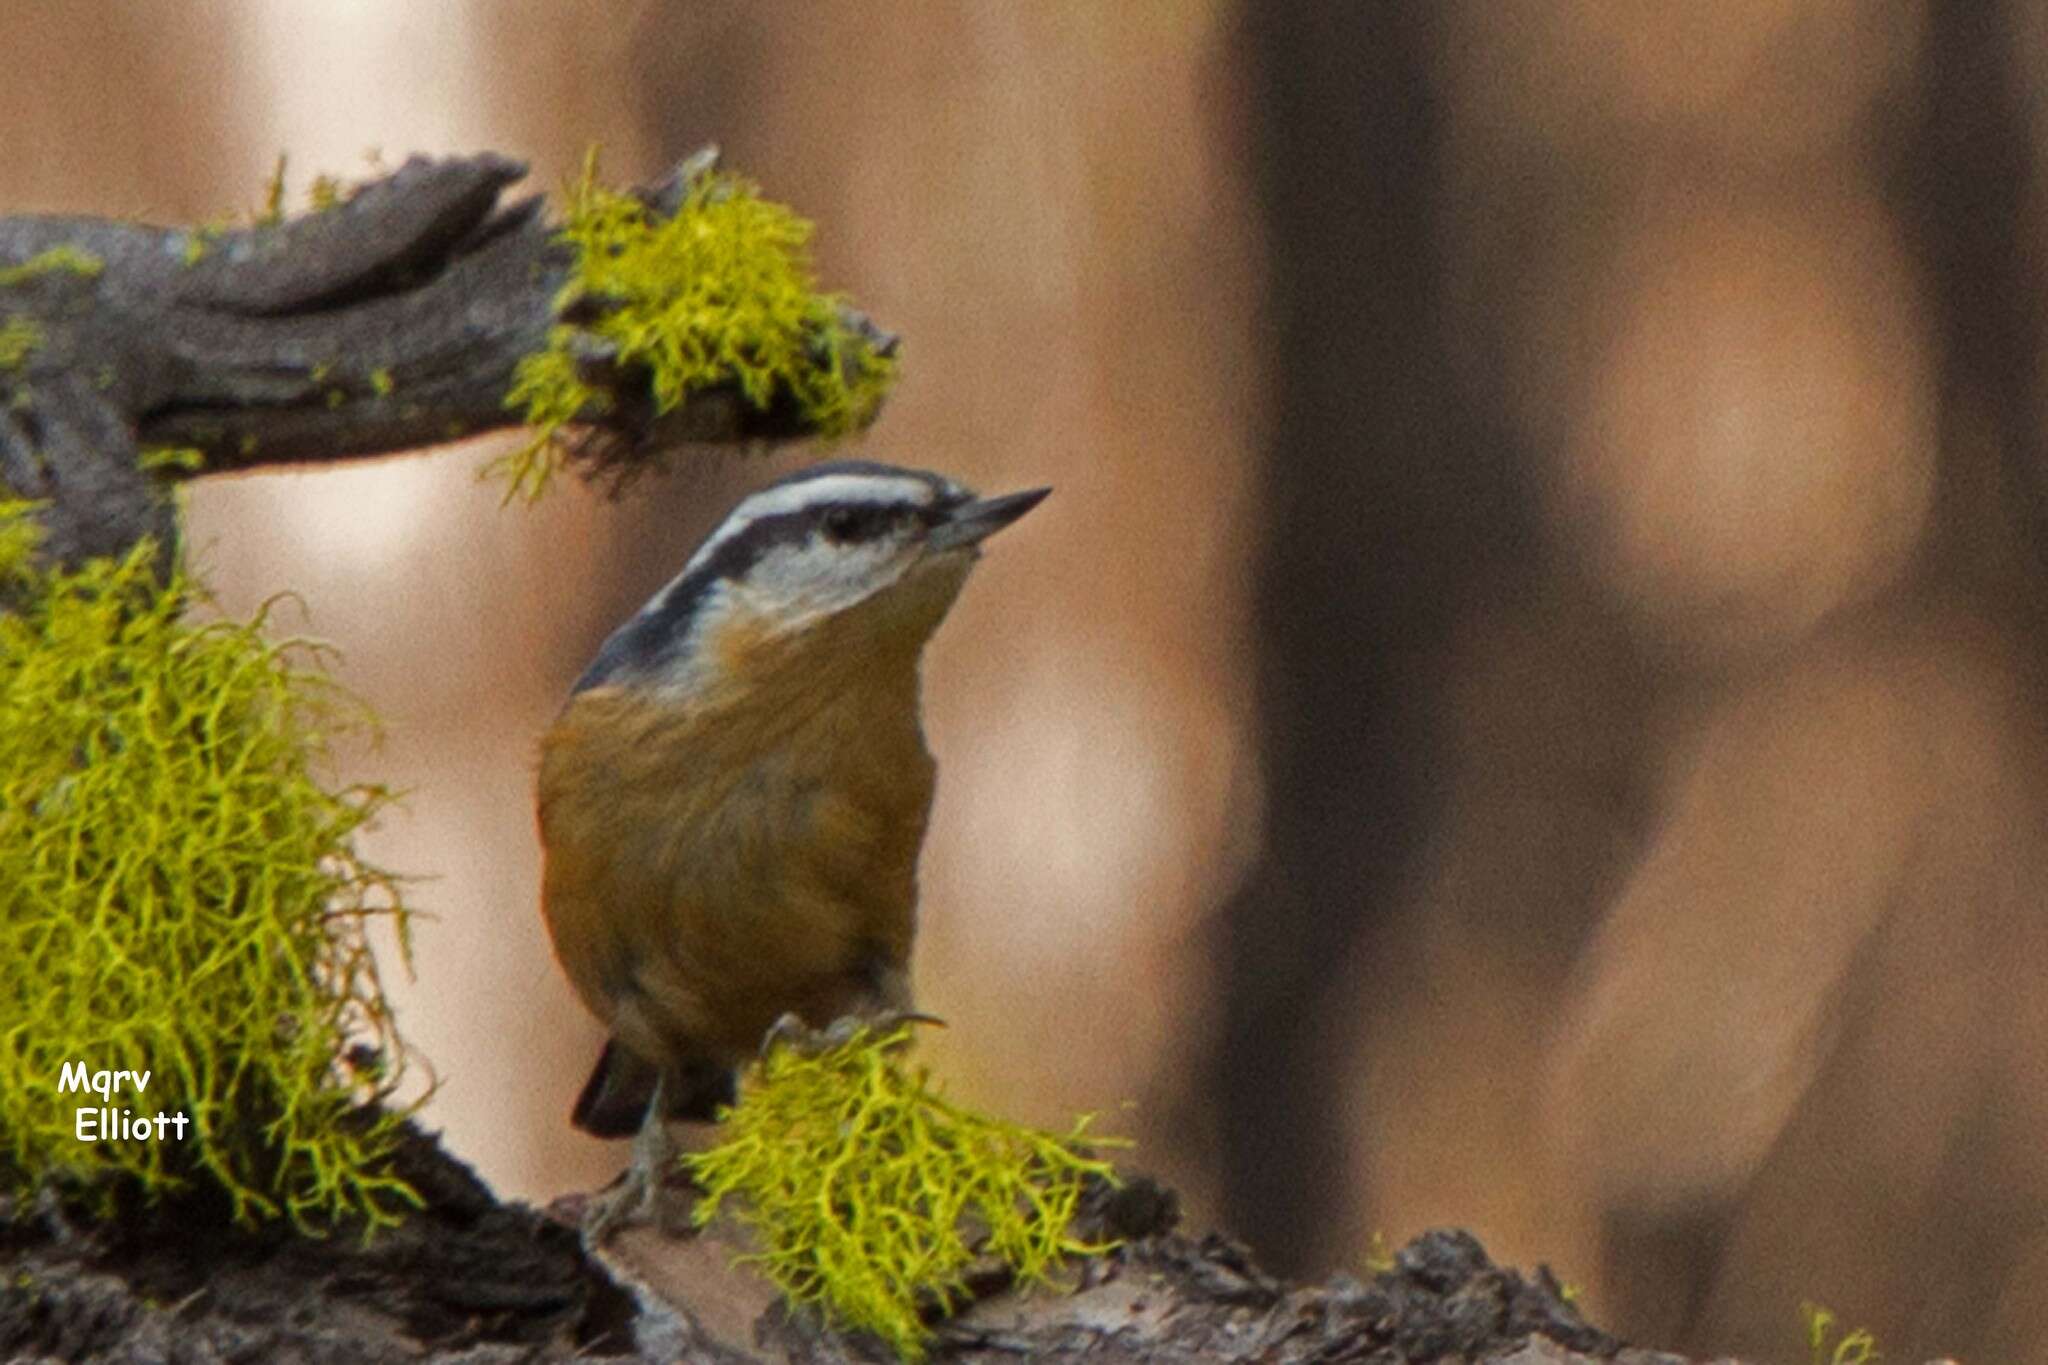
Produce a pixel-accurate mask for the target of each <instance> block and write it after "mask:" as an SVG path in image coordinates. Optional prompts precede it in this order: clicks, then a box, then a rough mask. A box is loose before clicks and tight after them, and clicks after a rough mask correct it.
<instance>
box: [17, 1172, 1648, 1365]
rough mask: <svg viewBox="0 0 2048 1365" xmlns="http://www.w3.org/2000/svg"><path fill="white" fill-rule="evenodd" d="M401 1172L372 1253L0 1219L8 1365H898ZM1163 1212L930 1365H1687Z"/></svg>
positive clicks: (1476, 1272) (48, 1217)
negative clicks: (1269, 1263) (399, 1215)
mask: <svg viewBox="0 0 2048 1365" xmlns="http://www.w3.org/2000/svg"><path fill="white" fill-rule="evenodd" d="M400 1170H401V1173H402V1174H403V1175H404V1176H405V1178H406V1179H407V1180H408V1181H409V1182H410V1183H411V1184H412V1185H413V1186H414V1187H415V1188H416V1189H418V1190H419V1191H420V1192H421V1193H422V1195H423V1196H425V1201H426V1206H425V1208H424V1209H423V1210H422V1211H421V1212H420V1213H419V1214H417V1215H415V1216H414V1217H412V1218H410V1219H408V1220H407V1222H406V1223H405V1224H403V1225H402V1226H400V1227H398V1228H396V1229H387V1230H384V1231H381V1232H380V1233H378V1235H377V1236H376V1238H375V1239H373V1240H371V1241H369V1242H368V1243H365V1242H364V1241H363V1239H361V1238H360V1237H357V1236H353V1235H350V1234H349V1233H348V1232H347V1231H346V1230H339V1229H338V1230H337V1231H336V1233H335V1235H333V1236H330V1237H326V1238H321V1239H311V1238H306V1237H301V1236H297V1235H294V1234H293V1233H291V1232H290V1231H289V1230H288V1229H287V1228H285V1227H283V1226H282V1225H271V1226H269V1227H267V1228H264V1229H256V1230H251V1229H248V1228H244V1227H239V1226H236V1225H234V1224H232V1223H231V1222H230V1221H229V1220H228V1219H227V1218H226V1216H225V1210H224V1209H221V1208H217V1207H212V1206H209V1205H207V1204H205V1203H204V1202H201V1203H198V1204H193V1205H164V1206H159V1207H157V1208H155V1209H153V1210H152V1209H142V1210H137V1211H136V1213H135V1216H133V1217H131V1218H128V1219H123V1220H119V1221H116V1222H113V1223H93V1224H83V1223H76V1222H69V1221H66V1220H65V1219H64V1218H63V1216H62V1215H61V1214H60V1213H58V1212H57V1211H55V1210H54V1209H51V1208H49V1207H44V1208H39V1209H25V1210H16V1211H14V1212H13V1213H12V1215H11V1216H9V1215H7V1213H6V1211H5V1210H4V1209H0V1272H4V1273H0V1358H4V1359H9V1360H14V1359H29V1360H46V1359H58V1360H94V1361H137V1362H140V1361H163V1360H178V1361H189V1362H194V1363H195V1365H205V1363H208V1362H217V1361H237V1360H263V1361H286V1362H289V1361H319V1362H327V1363H329V1365H345V1363H352V1362H364V1365H369V1363H370V1362H378V1363H379V1365H384V1363H389V1365H399V1363H400V1362H438V1363H440V1365H457V1363H458V1362H460V1365H512V1363H513V1362H526V1363H528V1365H533V1363H536V1362H553V1361H570V1360H578V1361H590V1362H640V1361H644V1362H655V1361H661V1362H669V1361H692V1362H699V1361H701V1362H711V1363H712V1365H747V1363H748V1362H767V1361H803V1362H811V1363H812V1365H836V1363H837V1362H876V1361H887V1360H889V1359H891V1357H890V1355H889V1354H888V1353H887V1352H886V1351H885V1350H883V1349H882V1348H881V1346H880V1345H879V1343H876V1342H874V1341H873V1340H872V1339H857V1338H847V1337H842V1336H838V1335H835V1334H833V1333H831V1332H829V1331H827V1330H825V1329H824V1328H822V1327H821V1326H820V1325H819V1323H818V1321H817V1319H816V1318H815V1317H814V1316H812V1315H810V1314H808V1313H800V1314H791V1313H789V1312H787V1311H785V1310H784V1309H783V1308H782V1307H781V1306H780V1304H779V1300H778V1299H777V1298H776V1295H775V1293H774V1291H773V1289H772V1287H770V1286H769V1285H768V1284H767V1283H766V1282H765V1281H761V1280H758V1279H757V1278H756V1277H754V1275H753V1274H752V1272H751V1271H749V1270H747V1269H746V1268H745V1267H736V1266H733V1265H732V1264H731V1254H732V1251H733V1248H732V1246H731V1245H730V1243H727V1242H723V1241H720V1240H717V1239H715V1238H712V1237H709V1236H702V1237H700V1236H686V1237H675V1236H669V1235H666V1234H663V1233H660V1232H657V1231H655V1230H653V1229H637V1230H635V1231H633V1232H632V1233H631V1234H630V1235H629V1236H627V1237H626V1238H623V1239H621V1242H620V1244H619V1245H618V1246H617V1248H616V1251H617V1255H616V1256H607V1258H606V1264H603V1265H599V1264H593V1263H591V1262H590V1261H588V1260H586V1259H585V1258H584V1256H583V1254H582V1251H581V1247H580V1244H579V1241H578V1238H577V1236H576V1233H575V1231H574V1230H573V1227H572V1226H570V1225H569V1222H568V1221H565V1219H563V1218H556V1217H551V1216H549V1215H548V1214H545V1213H542V1212H538V1211H536V1210H533V1209H530V1208H527V1207H525V1206H522V1205H518V1204H502V1203H500V1202H498V1201H497V1200H495V1199H494V1198H492V1196H491V1195H490V1193H489V1191H487V1190H486V1189H485V1188H484V1186H483V1185H482V1184H481V1182H479V1181H478V1180H477V1179H476V1178H475V1176H474V1175H472V1174H471V1173H470V1172H469V1171H468V1169H467V1168H466V1167H464V1166H462V1165H461V1164H460V1163H459V1162H457V1161H455V1160H454V1159H453V1158H451V1157H449V1156H448V1155H447V1154H446V1153H444V1152H442V1151H441V1150H440V1148H439V1146H438V1145H437V1144H436V1143H435V1142H434V1140H433V1139H431V1138H429V1137H425V1136H423V1135H420V1134H418V1133H417V1132H416V1131H415V1132H414V1134H413V1136H412V1137H411V1138H410V1139H409V1140H408V1142H407V1143H406V1145H405V1147H404V1148H403V1151H402V1155H401V1157H400ZM1174 1222H1175V1212H1174V1201H1173V1199H1172V1197H1171V1195H1169V1194H1167V1193H1166V1192H1165V1191H1163V1190H1161V1189H1160V1188H1159V1187H1158V1186H1156V1185H1153V1184H1151V1183H1149V1182H1146V1181H1143V1180H1132V1181H1127V1182H1126V1183H1125V1184H1124V1185H1123V1186H1121V1187H1120V1188H1117V1189H1111V1188H1109V1187H1108V1186H1100V1187H1098V1189H1097V1191H1096V1193H1095V1195H1094V1196H1093V1197H1092V1198H1091V1200H1090V1203H1089V1207H1088V1208H1087V1209H1086V1211H1085V1214H1084V1222H1083V1224H1082V1231H1083V1232H1084V1233H1085V1234H1086V1235H1088V1236H1091V1237H1099V1238H1103V1239H1111V1238H1115V1239H1122V1245H1121V1246H1120V1247H1119V1248H1118V1249H1117V1250H1116V1251H1114V1252H1111V1253H1109V1254H1107V1255H1105V1256H1101V1257H1092V1258H1087V1259H1085V1260H1082V1261H1079V1262H1077V1263H1076V1264H1075V1265H1074V1266H1073V1268H1072V1272H1071V1274H1070V1275H1069V1276H1068V1277H1067V1279H1066V1282H1065V1283H1064V1284H1062V1285H1060V1286H1058V1287H1055V1288H1045V1287H1040V1288H1035V1289H1031V1290H1028V1291H1017V1290H1015V1289H1013V1288H1012V1287H1011V1286H1010V1285H1009V1284H1008V1283H1007V1282H1006V1281H1005V1280H1004V1279H1003V1278H1002V1277H1001V1276H991V1277H990V1278H988V1279H986V1280H984V1281H982V1282H980V1283H978V1284H977V1285H976V1286H975V1296H976V1301H975V1302H974V1303H973V1304H971V1305H970V1306H968V1307H967V1308H966V1309H965V1311H963V1312H961V1313H959V1314H957V1315H956V1316H955V1317H954V1318H953V1319H951V1320H950V1321H949V1322H948V1323H946V1324H943V1325H941V1326H940V1327H939V1329H938V1333H937V1335H936V1337H935V1338H934V1340H933V1343H932V1356H931V1359H932V1360H933V1361H938V1362H975V1363H976V1365H995V1362H1003V1363H1004V1365H1013V1363H1014V1362H1017V1361H1022V1360H1031V1361H1069V1360H1071V1361H1077V1362H1078V1361H1083V1360H1085V1361H1088V1362H1091V1363H1093V1365H1120V1363H1135V1362H1158V1361H1189V1362H1193V1361H1213V1362H1224V1363H1226V1365H1227V1362H1233V1361H1243V1362H1249V1361H1261V1362H1269V1363H1270V1365H1295V1363H1297V1362H1298V1363H1301V1365H1305V1363H1306V1362H1311V1361H1316V1362H1334V1361H1358V1362H1373V1363H1374V1365H1403V1363H1404V1362H1424V1361H1444V1362H1451V1361H1469V1362H1497V1363H1499V1365H1507V1363H1508V1362H1513V1363H1514V1365H1576V1363H1578V1362H1592V1361H1603V1362H1606V1361H1611V1362H1614V1363H1615V1365H1684V1363H1683V1362H1682V1361H1681V1360H1680V1359H1679V1358H1678V1357H1675V1356H1660V1355H1656V1354H1653V1353H1649V1352H1643V1351H1631V1350H1627V1349H1625V1348H1624V1347H1623V1346H1622V1345H1621V1344H1620V1343H1619V1342H1617V1341H1615V1340H1614V1338H1612V1337H1610V1336H1608V1335H1607V1334H1606V1333H1603V1332H1601V1331H1599V1330H1598V1329H1596V1328H1594V1327H1591V1326H1589V1325H1588V1324H1587V1323H1586V1322H1585V1320H1584V1319H1583V1318H1581V1317H1580V1316H1579V1314H1578V1312H1577V1310H1576V1309H1574V1308H1573V1307H1572V1305H1571V1304H1570V1303H1568V1302H1566V1300H1565V1298H1564V1297H1563V1295H1562V1293H1561V1292H1560V1290H1559V1288H1558V1286H1557V1283H1556V1281H1555V1280H1553V1279H1552V1278H1551V1277H1550V1275H1549V1273H1548V1272H1547V1271H1538V1272H1537V1273H1536V1275H1534V1276H1533V1277H1525V1276H1523V1275H1520V1274H1517V1273H1515V1272H1513V1271H1509V1270H1504V1269H1502V1268H1500V1267H1498V1266H1495V1265H1494V1264H1493V1263H1492V1262H1491V1261H1489V1260H1488V1259H1487V1257H1486V1254H1485V1252H1484V1251H1483V1250H1482V1249H1481V1248H1480V1246H1479V1243H1478V1242H1477V1241H1475V1240H1474V1239H1473V1238H1472V1237H1471V1236H1470V1235H1469V1234H1466V1233H1460V1232H1436V1233H1430V1234H1427V1235H1425V1236H1423V1237H1421V1238H1418V1239H1416V1240H1415V1241H1414V1242H1413V1243H1411V1244H1410V1245H1409V1246H1407V1247H1405V1248H1403V1249H1402V1250H1401V1251H1400V1252H1398V1253H1397V1254H1396V1255H1395V1257H1394V1264H1393V1265H1392V1266H1391V1267H1390V1268H1388V1269H1387V1270H1385V1271H1384V1272H1383V1273H1381V1274H1379V1275H1377V1276H1375V1277H1373V1278H1372V1279H1370V1280H1366V1281H1360V1280H1354V1279H1352V1278H1350V1277H1347V1276H1339V1277H1337V1278H1335V1279H1333V1280H1331V1281H1329V1282H1327V1283H1324V1284H1320V1285H1286V1284H1282V1283H1279V1282H1277V1281H1275V1280H1274V1279H1272V1278H1271V1277H1269V1276H1267V1275H1266V1274H1264V1273H1263V1272H1261V1271H1260V1270H1259V1269H1258V1268H1257V1267H1256V1266H1255V1265H1254V1264H1253V1263H1252V1262H1251V1260H1250V1259H1249V1257H1248V1256H1247V1255H1246V1254H1245V1252H1244V1251H1243V1250H1242V1248H1240V1247H1237V1246H1236V1245H1234V1244H1232V1243H1230V1242H1228V1241H1225V1240H1224V1239H1222V1238H1219V1237H1214V1236H1211V1237H1207V1238H1202V1239H1194V1238H1190V1237H1187V1236H1184V1235H1182V1234H1180V1233H1179V1232H1177V1231H1175V1230H1174Z"/></svg>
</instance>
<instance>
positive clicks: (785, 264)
mask: <svg viewBox="0 0 2048 1365" xmlns="http://www.w3.org/2000/svg"><path fill="white" fill-rule="evenodd" d="M811 230H812V229H811V225H810V223H808V222H806V221H805V220H804V219H802V218H800V217H798V216H797V215H796V214H795V213H794V212H792V211H791V210H790V209H788V208H786V207H784V206H783V205H781V204H776V203H772V202H770V201H768V200H765V199H762V198H761V197H760V191H759V189H758V188H757V187H756V186H754V185H753V184H751V183H750V182H748V181H746V180H742V179H740V178H738V177H736V176H732V175H726V174H722V173H710V172H707V173H705V174H703V175H700V176H699V177H698V178H697V179H696V180H695V181H694V182H693V183H692V184H691V185H690V186H689V188H688V190H687V192H686V193H685V194H684V196H683V199H682V202H681V205H680V206H679V207H678V208H677V209H676V212H675V213H674V215H673V216H671V217H662V216H660V215H659V214H657V213H656V212H655V211H654V210H652V209H650V208H649V207H648V206H647V205H646V204H645V203H643V202H642V201H641V200H639V199H637V198H634V197H633V196H632V195H629V194H624V193H621V192H619V191H616V190H610V189H606V188H604V187H603V186H601V185H599V184H598V183H597V162H596V157H595V155H594V154H593V155H592V156H591V157H589V158H588V159H586V161H585V163H584V169H583V175H582V178H581V179H580V180H579V181H578V182H577V183H576V184H574V185H572V186H571V187H570V189H569V190H568V192H567V212H566V214H565V217H564V222H563V225H562V229H561V232H560V235H559V238H558V240H559V241H561V242H562V243H564V244H565V245H567V246H568V247H569V248H570V253H571V263H570V267H569V277H568V280H567V282H566V283H565V284H564V285H563V287H562V289H561V290H560V292H559V293H558V294H557V295H556V297H555V301H554V307H555V312H556V314H557V315H558V316H560V315H565V314H566V312H567V310H568V309H569V308H570V307H571V306H572V305H576V304H579V303H588V304H595V305H597V308H598V316H597V317H596V318H595V319H594V320H592V321H589V322H578V323H576V324H569V323H562V324H558V325H557V326H555V327H554V328H553V329H552V331H551V332H550V334H549V339H548V347H547V349H546V350H544V351H541V352H539V353H537V354H535V355H531V356H528V357H527V358H526V359H525V360H523V361H522V362H520V365H519V368H518V370H517V372H516V373H515V374H514V376H513V384H512V388H511V391H510V392H509V393H508V394H507V395H506V397H505V404H506V406H507V407H510V408H516V409H518V410H519V411H520V412H521V413H522V415H523V418H524V420H525V421H526V422H527V424H528V425H529V426H531V427H532V428H533V437H532V439H531V440H529V441H528V442H527V443H526V444H525V445H524V446H523V447H522V448H521V449H519V450H518V451H516V452H514V453H513V454H512V455H510V456H507V457H505V458H504V459H502V460H500V461H498V462H496V463H495V464H494V465H493V466H492V468H493V469H494V470H496V471H498V472H502V473H504V474H505V475H506V476H507V477H508V478H509V479H510V481H511V485H512V489H513V490H514V491H516V492H522V493H524V494H526V495H527V496H529V497H535V496H538V495H539V493H540V492H541V490H542V489H543V488H544V487H545V486H546V484H547V481H548V478H549V477H550V476H551V475H552V474H553V472H554V471H555V469H556V468H558V467H559V465H560V463H561V453H562V452H561V445H560V443H559V441H558V440H557V437H559V436H560V435H561V433H562V431H563V429H564V428H566V427H569V426H572V425H574V424H576V423H579V422H584V421H588V420H590V419H591V418H593V417H595V416H599V415H601V414H603V413H604V412H606V411H608V410H609V409H610V407H611V401H612V400H611V397H610V395H609V394H608V393H606V392H605V391H604V390H603V389H601V388H599V387H597V386H596V385H594V384H592V383H591V382H590V381H589V380H588V379H587V378H585V376H584V374H583V372H582V370H581V368H580V367H579V363H578V355H579V344H578V343H579V337H588V338H594V339H595V341H596V342H597V343H598V349H599V350H600V352H601V353H604V354H607V355H608V356H610V357H611V359H612V362H613V363H614V364H615V365H616V366H617V367H619V368H621V369H624V370H627V371H629V372H634V373H644V374H645V376H646V380H647V383H648V384H649V386H650V389H651V393H652V398H653V402H654V407H655V410H656V412H657V414H663V413H668V412H671V411H673V410H675V409H676V408H677V407H678V406H680V405H681V404H682V403H683V401H684V400H685V399H686V398H687V397H688V396H689V395H690V394H692V393H693V392H697V391H699V390H702V389H704V388H707V387H710V386H713V385H730V386H732V387H733V388H735V389H737V391H738V392H739V393H740V394H741V396H742V397H743V398H744V399H745V400H746V401H747V402H748V403H749V404H751V405H752V406H754V407H755V408H757V409H762V410H765V409H767V408H768V407H769V406H770V405H771V403H772V402H774V401H775V400H776V399H777V397H778V396H780V395H784V394H786V395H788V396H789V397H790V398H792V399H793V400H794V402H795V404H796V407H797V409H798V411H800V412H801V413H802V414H803V415H804V417H805V419H806V420H807V421H808V422H809V423H810V425H811V426H812V427H813V428H814V429H815V430H816V431H817V432H818V434H820V435H822V436H827V437H831V436H842V435H847V434H849V433H852V432H854V431H857V430H859V429H860V428H861V427H863V426H865V425H866V424H867V423H868V422H870V421H872V420H873V418H874V415H875V413H876V411H877V410H878V409H879V408H880V406H881V403H882V398H883V396H884V394H885V393H886V392H887V391H888V388H889V386H890V385H891V384H892V383H893V382H894V380H895V375H896V361H895V359H894V357H892V356H885V355H881V354H878V353H877V352H876V351H875V349H874V348H873V347H872V346H871V345H869V344H868V343H867V341H866V339H865V338H863V337H862V336H861V335H860V334H859V333H857V332H856V331H855V330H854V329H853V328H852V327H850V326H849V325H848V324H847V322H846V320H845V319H844V317H843V316H842V314H841V309H842V307H843V303H844V301H843V300H842V299H841V298H840V297H838V296H836V295H831V294H821V293H819V292H818V290H817V281H816V276H815V273H814V271H813V269H812V265H811V256H810V249H809V242H810V237H811Z"/></svg>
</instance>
